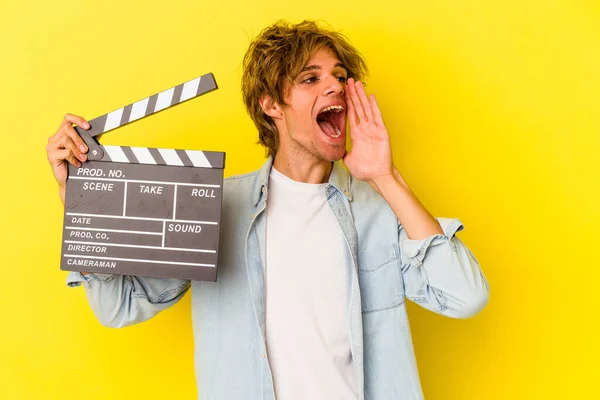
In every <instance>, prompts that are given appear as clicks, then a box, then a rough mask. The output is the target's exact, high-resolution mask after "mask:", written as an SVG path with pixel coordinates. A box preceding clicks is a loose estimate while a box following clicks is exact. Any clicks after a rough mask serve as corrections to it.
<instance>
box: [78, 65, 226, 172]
mask: <svg viewBox="0 0 600 400" xmlns="http://www.w3.org/2000/svg"><path fill="white" fill-rule="evenodd" d="M217 88H218V87H217V83H216V81H215V78H214V75H213V74H212V73H208V74H206V75H203V76H200V77H198V78H195V79H192V80H191V81H188V82H184V83H182V84H180V85H177V86H175V87H172V88H170V89H167V90H163V91H162V92H160V93H156V94H153V95H152V96H150V97H146V98H145V99H142V100H139V101H136V102H135V103H132V104H129V105H126V106H125V107H121V108H119V109H117V110H115V111H112V112H110V113H108V114H104V115H102V116H100V117H97V118H94V119H92V120H90V121H88V122H89V124H90V128H89V129H88V130H85V129H83V128H81V127H78V126H76V127H75V130H76V131H77V133H78V134H79V136H81V138H82V139H83V140H84V142H85V143H86V144H87V146H88V147H89V149H90V151H89V153H88V159H89V160H103V161H120V162H128V161H130V159H131V158H130V157H128V155H131V153H130V152H129V151H128V150H127V149H124V148H123V147H122V146H102V145H99V144H98V143H97V142H96V140H94V139H92V138H93V137H96V136H98V135H102V134H104V133H106V132H109V131H112V130H113V129H117V128H119V127H121V126H124V125H127V124H129V123H131V122H134V121H137V120H139V119H142V118H145V117H147V116H150V115H152V114H156V113H158V112H160V111H163V110H166V109H168V108H170V107H173V106H176V105H178V104H181V103H183V102H186V101H188V100H191V99H193V98H196V97H198V96H201V95H203V94H205V93H208V92H211V91H213V90H216V89H217ZM105 150H106V151H105ZM121 150H124V151H125V154H123V151H121ZM140 151H141V152H143V150H140ZM128 153H129V154H128ZM141 156H142V157H141V158H142V160H147V161H149V162H147V163H149V164H159V165H169V164H168V163H167V162H166V160H164V156H159V155H157V154H156V153H155V154H153V155H151V156H147V155H141ZM180 158H181V157H180ZM133 159H134V160H135V157H134V158H133ZM151 160H153V161H154V162H152V161H151ZM191 160H194V161H197V162H202V163H204V164H205V166H206V163H209V165H212V164H210V161H208V160H206V161H205V160H203V159H202V154H201V153H200V154H193V155H192V158H191ZM181 161H182V162H183V163H184V164H181V165H192V164H193V165H195V163H194V161H190V162H191V163H192V164H189V163H187V164H186V162H187V161H188V160H187V159H186V157H183V158H182V160H181ZM134 162H135V161H134ZM141 162H142V163H144V162H143V161H141ZM221 168H222V167H221Z"/></svg>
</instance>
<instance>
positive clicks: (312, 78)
mask: <svg viewBox="0 0 600 400" xmlns="http://www.w3.org/2000/svg"><path fill="white" fill-rule="evenodd" d="M316 81H317V77H316V76H310V77H308V78H306V79H304V80H303V81H302V82H304V83H315V82H316Z"/></svg>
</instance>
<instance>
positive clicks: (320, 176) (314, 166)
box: [273, 152, 333, 184]
mask: <svg viewBox="0 0 600 400" xmlns="http://www.w3.org/2000/svg"><path fill="white" fill-rule="evenodd" d="M273 166H274V167H275V169H276V170H277V171H279V172H281V173H282V174H283V175H285V176H287V177H288V178H290V179H293V180H295V181H297V182H304V183H315V184H316V183H326V182H328V181H329V175H330V174H331V169H332V168H333V164H332V163H331V162H329V161H325V160H313V161H306V160H299V159H293V158H289V157H285V155H284V154H282V153H280V152H278V153H277V154H275V159H274V160H273Z"/></svg>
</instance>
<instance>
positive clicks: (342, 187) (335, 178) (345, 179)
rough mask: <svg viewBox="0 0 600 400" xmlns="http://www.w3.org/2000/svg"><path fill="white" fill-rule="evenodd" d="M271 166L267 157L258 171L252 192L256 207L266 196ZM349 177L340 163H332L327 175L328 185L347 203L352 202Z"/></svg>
mask: <svg viewBox="0 0 600 400" xmlns="http://www.w3.org/2000/svg"><path fill="white" fill-rule="evenodd" d="M272 166H273V157H272V156H269V158H267V160H266V161H265V163H264V164H263V166H262V167H261V168H260V170H259V171H258V179H257V180H256V185H255V187H254V191H253V198H252V201H253V203H254V206H255V207H256V206H257V205H258V203H259V202H260V200H261V199H262V197H263V195H266V193H267V188H268V186H269V174H270V173H271V168H272ZM350 183H351V176H350V172H348V170H347V169H346V168H345V167H344V165H343V164H342V162H341V161H336V162H334V163H333V168H332V169H331V174H330V175H329V185H330V186H332V187H334V188H335V189H337V190H338V191H339V192H341V193H342V194H343V195H344V196H346V198H347V199H348V201H352V192H350Z"/></svg>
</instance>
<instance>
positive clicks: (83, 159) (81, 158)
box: [79, 154, 87, 161]
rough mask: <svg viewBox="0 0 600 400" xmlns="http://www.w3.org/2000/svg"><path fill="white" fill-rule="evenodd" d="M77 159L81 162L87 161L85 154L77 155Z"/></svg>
mask: <svg viewBox="0 0 600 400" xmlns="http://www.w3.org/2000/svg"><path fill="white" fill-rule="evenodd" d="M79 159H80V160H81V161H85V160H86V159H87V157H86V155H85V154H80V155H79Z"/></svg>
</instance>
